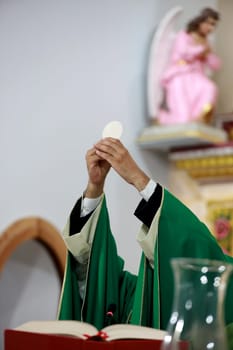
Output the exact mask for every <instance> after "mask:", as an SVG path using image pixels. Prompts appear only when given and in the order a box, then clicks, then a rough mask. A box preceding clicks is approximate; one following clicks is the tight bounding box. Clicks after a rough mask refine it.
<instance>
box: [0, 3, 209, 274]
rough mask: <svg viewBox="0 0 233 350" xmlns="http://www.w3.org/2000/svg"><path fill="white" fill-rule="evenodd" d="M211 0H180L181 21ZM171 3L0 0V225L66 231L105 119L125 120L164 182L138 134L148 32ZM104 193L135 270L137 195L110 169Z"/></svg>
mask: <svg viewBox="0 0 233 350" xmlns="http://www.w3.org/2000/svg"><path fill="white" fill-rule="evenodd" d="M213 3H215V1H212V0H210V1H197V0H195V1H185V0H183V1H180V2H179V3H178V4H181V5H182V6H184V9H185V11H184V16H183V18H182V20H185V18H186V17H189V16H190V15H191V13H192V11H193V10H194V12H195V13H196V12H197V8H198V7H203V6H205V4H207V5H208V4H211V5H213ZM174 5H177V2H176V1H171V0H170V1H163V2H160V1H156V0H122V1H113V0H98V1H92V0H85V1H81V0H79V1H78V0H66V1H64V0H56V1H55V0H42V1H36V0H34V1H33V0H2V1H1V2H0V44H1V55H0V76H1V79H0V115H1V127H0V146H1V147H0V160H1V165H2V166H1V172H0V174H1V175H0V186H1V201H0V212H1V220H0V231H1V230H3V229H5V228H6V227H7V225H8V224H10V223H11V222H12V221H14V220H15V219H18V218H22V217H25V216H29V215H40V216H42V217H44V218H46V219H48V220H49V221H51V222H52V223H53V224H55V225H56V226H57V227H58V228H59V229H62V227H63V225H64V223H65V220H66V217H67V215H68V213H69V210H70V208H71V206H72V205H73V203H74V201H75V200H76V198H77V196H79V194H80V193H81V191H82V190H83V189H84V187H85V184H86V171H85V161H84V154H85V152H86V150H87V148H89V147H90V146H92V144H93V143H94V142H95V141H96V140H98V139H99V137H100V135H101V130H102V128H103V126H104V125H105V123H106V122H108V121H110V120H115V119H118V120H121V121H122V122H123V124H124V129H125V130H124V135H123V142H124V143H125V144H126V146H127V147H128V148H129V149H130V151H131V152H132V154H133V155H134V156H135V158H136V160H137V161H138V162H139V163H140V164H141V165H142V166H143V167H144V168H145V169H146V170H148V172H149V173H150V174H152V176H153V177H154V178H155V179H158V180H160V181H161V182H162V183H164V184H166V182H167V179H166V176H164V169H166V160H165V161H164V159H163V158H162V157H161V158H159V159H156V157H155V156H154V155H153V154H151V153H148V152H145V151H144V152H142V151H140V150H139V149H138V147H137V146H136V144H135V138H136V136H137V135H138V134H139V133H140V130H141V129H142V128H143V127H144V126H145V124H146V122H147V119H146V112H145V111H146V106H145V76H146V65H147V54H148V48H149V42H150V39H151V34H152V32H153V30H154V28H155V27H156V25H157V23H158V20H159V19H160V18H161V17H162V15H164V13H165V12H166V11H167V10H168V9H169V8H170V7H171V6H174ZM106 192H107V193H108V198H109V209H110V212H111V215H112V224H113V230H114V232H117V235H118V236H117V238H119V244H120V246H119V249H120V252H122V255H124V256H127V260H128V266H130V268H131V269H133V270H134V271H136V267H135V255H136V256H138V254H139V249H138V247H137V245H136V243H135V248H133V249H130V250H129V249H128V246H129V244H130V245H131V244H132V241H134V234H135V230H137V229H138V222H137V221H136V219H135V218H134V217H133V215H132V214H131V213H132V212H133V210H134V208H135V205H136V203H137V201H138V195H137V193H136V192H135V191H134V190H133V189H132V188H130V187H129V186H127V185H126V184H124V183H123V181H122V180H121V179H119V178H118V177H116V176H115V174H114V173H112V174H111V175H110V178H109V182H108V184H107V191H106ZM122 198H124V201H123V202H122ZM133 247H134V246H133ZM134 249H135V253H134ZM134 254H135V255H134Z"/></svg>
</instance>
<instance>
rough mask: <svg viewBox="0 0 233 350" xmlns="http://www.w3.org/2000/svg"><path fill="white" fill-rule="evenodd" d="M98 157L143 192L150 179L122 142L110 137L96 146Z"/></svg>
mask: <svg viewBox="0 0 233 350" xmlns="http://www.w3.org/2000/svg"><path fill="white" fill-rule="evenodd" d="M94 147H95V150H96V155H97V156H98V157H100V158H101V159H103V160H105V161H107V162H108V163H109V164H110V165H111V167H112V168H113V169H114V170H115V171H116V172H117V173H118V174H119V175H120V176H121V177H122V178H123V179H124V180H125V181H127V182H128V183H129V184H131V185H133V186H134V187H136V189H137V190H138V191H141V190H143V189H144V188H145V187H146V185H147V184H148V182H149V180H150V179H149V177H148V176H147V175H146V174H145V173H144V172H143V171H142V170H141V169H140V167H139V166H138V165H137V163H136V162H135V160H134V159H133V158H132V156H131V154H130V153H129V151H128V150H127V149H126V148H125V146H124V145H123V144H122V143H121V141H120V140H117V139H114V138H111V137H108V138H104V139H102V140H100V141H99V142H98V143H96V144H95V146H94Z"/></svg>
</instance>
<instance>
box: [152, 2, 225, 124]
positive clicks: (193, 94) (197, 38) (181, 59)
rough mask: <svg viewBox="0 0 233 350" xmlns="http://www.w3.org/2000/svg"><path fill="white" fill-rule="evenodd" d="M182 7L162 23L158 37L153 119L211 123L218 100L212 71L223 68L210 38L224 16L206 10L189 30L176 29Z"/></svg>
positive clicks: (154, 51) (154, 43)
mask: <svg viewBox="0 0 233 350" xmlns="http://www.w3.org/2000/svg"><path fill="white" fill-rule="evenodd" d="M182 11H183V10H182V8H181V7H175V8H173V9H172V10H171V11H169V12H168V13H167V15H166V16H165V17H164V19H163V20H162V21H161V23H160V25H159V27H158V29H157V30H156V33H155V35H154V38H153V41H152V45H151V51H150V59H149V65H148V109H149V117H150V118H151V119H153V120H154V121H156V122H157V123H159V124H163V125H168V124H169V125H170V124H178V123H188V122H195V121H196V122H204V123H210V122H211V120H212V116H213V112H214V109H215V106H216V101H217V95H218V91H217V86H216V84H215V83H214V82H213V80H212V79H211V78H210V77H209V74H208V71H213V70H217V69H219V67H220V59H219V58H218V56H217V55H216V54H215V53H214V52H213V50H212V48H211V45H210V43H209V35H210V34H211V33H212V32H213V31H214V29H215V27H216V25H217V22H218V21H219V18H220V15H219V13H218V12H217V11H215V10H214V9H211V8H205V9H203V10H202V11H201V12H200V14H199V15H198V16H196V17H194V18H193V19H191V21H190V22H189V23H188V24H187V26H186V29H185V30H181V31H179V32H177V33H176V32H175V30H174V27H175V24H176V21H177V19H178V17H179V16H180V14H181V13H182Z"/></svg>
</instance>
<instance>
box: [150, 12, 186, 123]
mask: <svg viewBox="0 0 233 350" xmlns="http://www.w3.org/2000/svg"><path fill="white" fill-rule="evenodd" d="M182 11H183V8H182V7H179V6H176V7H173V8H172V9H171V10H170V11H169V12H167V13H166V15H165V16H164V17H163V19H162V20H161V22H160V23H159V26H158V27H157V28H156V30H155V33H154V35H153V39H152V43H151V47H150V53H149V63H148V72H147V74H148V76H147V99H148V114H149V117H150V118H152V119H156V117H157V112H158V109H159V106H160V104H161V102H162V99H163V91H162V88H161V83H160V81H161V75H162V73H163V72H164V69H165V68H166V66H167V63H168V60H169V56H170V49H171V44H172V40H173V38H174V36H175V25H176V22H177V19H178V17H179V16H180V14H181V13H182Z"/></svg>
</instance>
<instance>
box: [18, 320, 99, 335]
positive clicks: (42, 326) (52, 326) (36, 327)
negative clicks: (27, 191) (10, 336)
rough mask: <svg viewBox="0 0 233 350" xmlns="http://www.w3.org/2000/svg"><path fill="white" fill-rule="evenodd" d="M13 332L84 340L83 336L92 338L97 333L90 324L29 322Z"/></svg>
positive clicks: (79, 322)
mask: <svg viewBox="0 0 233 350" xmlns="http://www.w3.org/2000/svg"><path fill="white" fill-rule="evenodd" d="M15 330H18V331H25V332H33V333H47V334H63V335H70V336H76V337H78V338H81V339H86V337H85V336H84V334H88V335H89V336H93V335H95V334H96V333H97V332H98V330H97V329H96V328H95V327H94V326H92V325H91V324H89V323H85V322H81V321H30V322H27V323H24V324H22V325H21V326H19V327H16V328H15Z"/></svg>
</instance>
